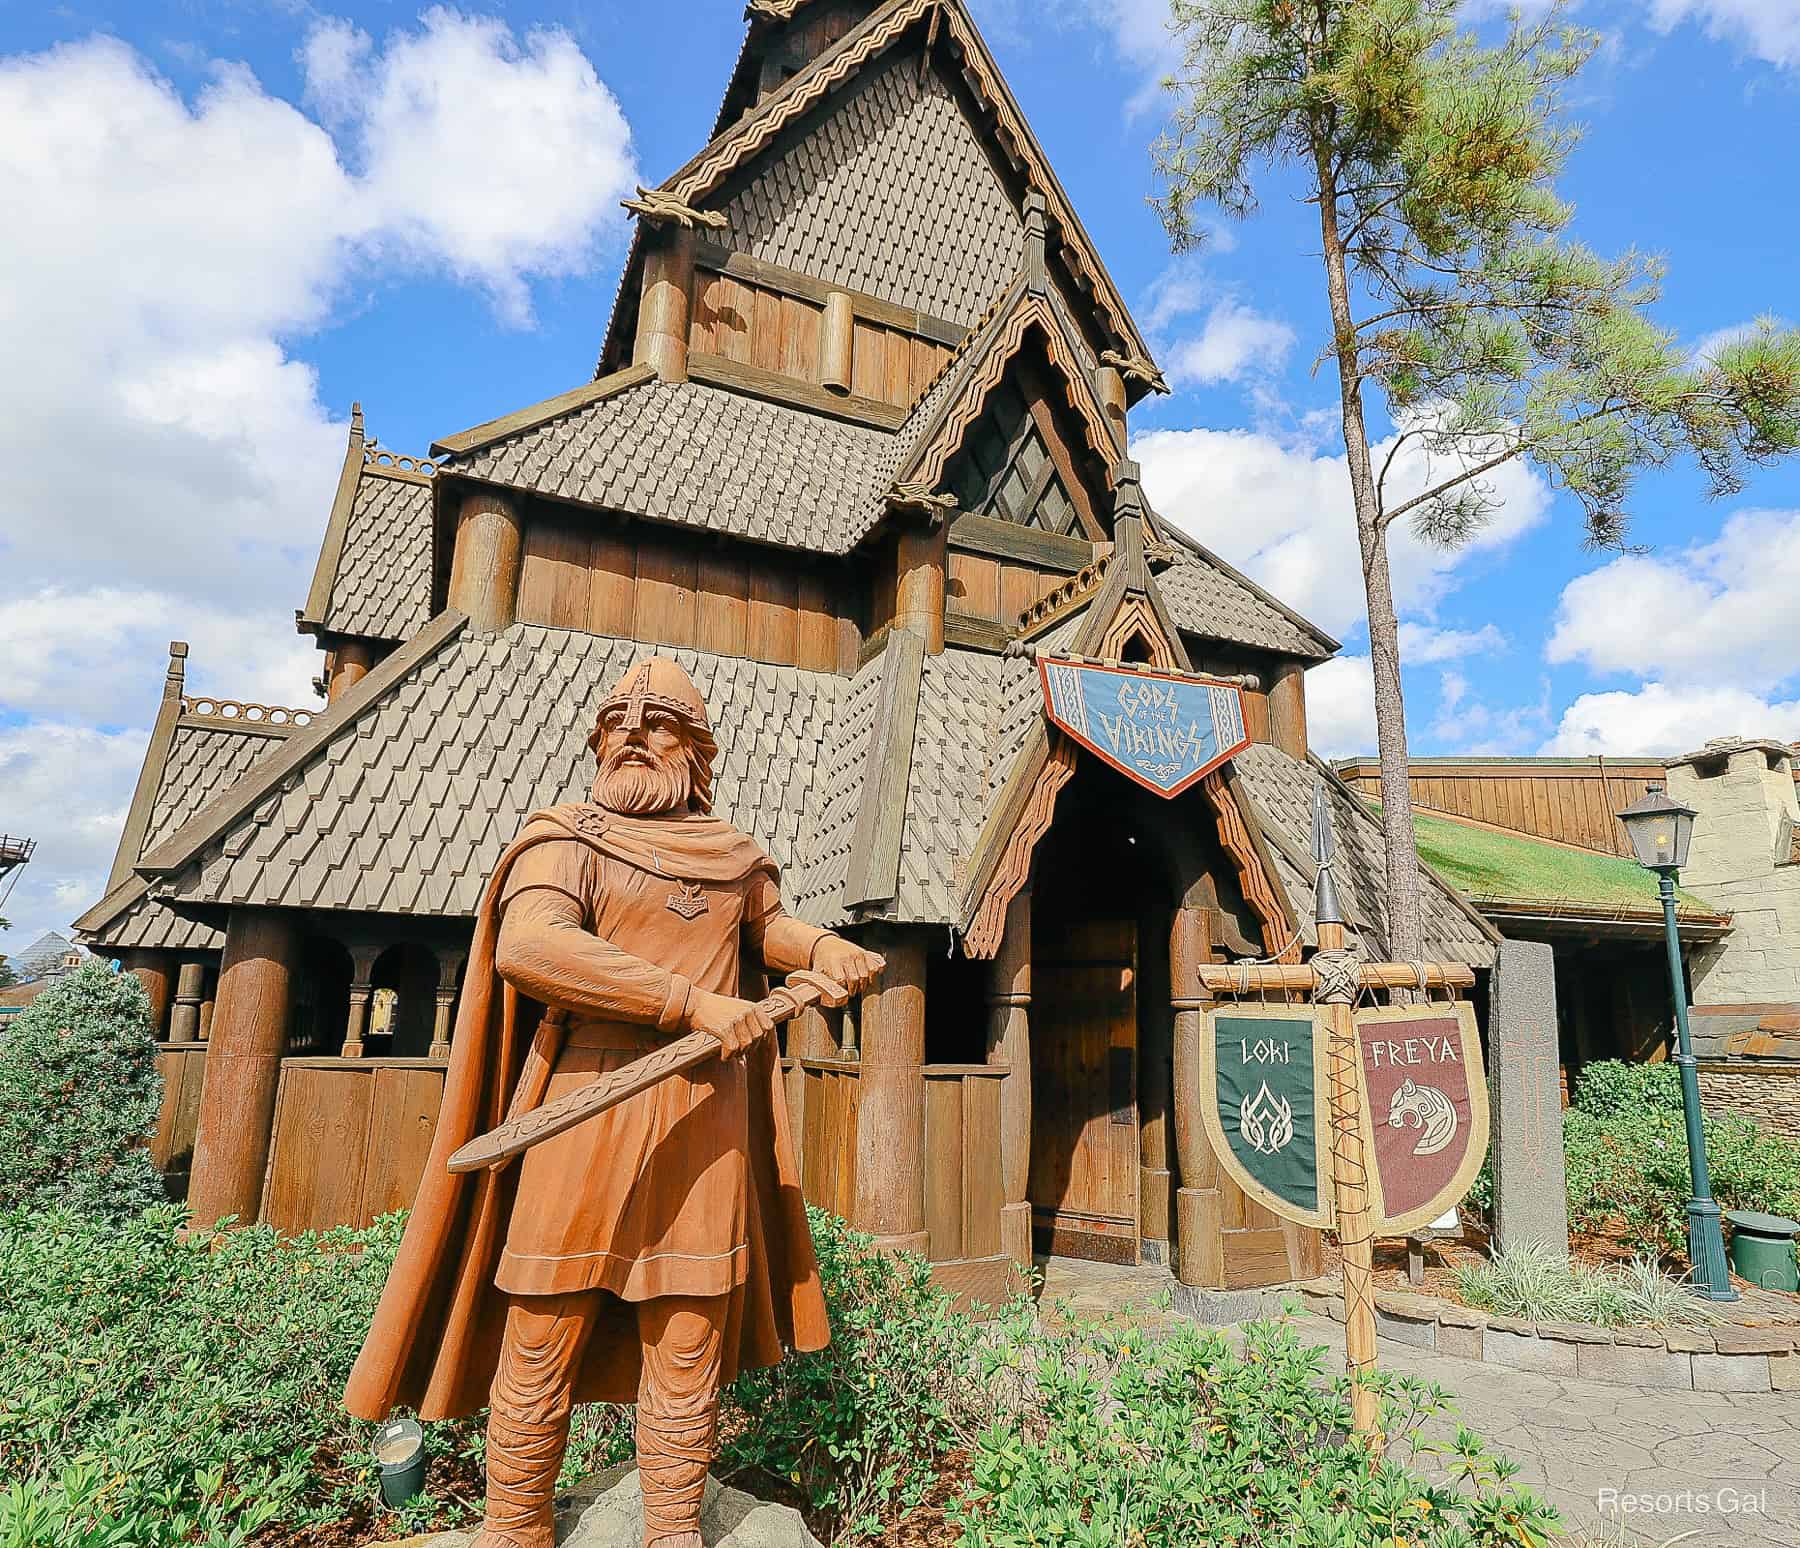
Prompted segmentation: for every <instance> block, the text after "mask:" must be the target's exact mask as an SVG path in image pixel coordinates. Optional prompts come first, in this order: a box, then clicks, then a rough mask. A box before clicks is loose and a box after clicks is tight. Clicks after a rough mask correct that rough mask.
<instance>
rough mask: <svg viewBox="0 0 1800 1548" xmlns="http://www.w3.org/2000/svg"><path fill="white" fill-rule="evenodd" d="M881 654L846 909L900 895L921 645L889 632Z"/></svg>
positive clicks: (909, 635) (904, 632)
mask: <svg viewBox="0 0 1800 1548" xmlns="http://www.w3.org/2000/svg"><path fill="white" fill-rule="evenodd" d="M884 654H885V656H886V658H887V659H886V660H885V662H884V663H883V665H882V669H881V698H880V700H879V701H878V702H877V704H876V708H875V730H874V735H873V737H871V739H870V742H869V751H868V757H867V761H866V762H865V763H864V765H863V795H862V805H861V806H860V807H859V808H858V810H857V813H856V826H855V827H854V828H853V829H852V830H851V837H850V860H849V868H848V870H847V871H846V873H845V877H844V906H845V907H847V908H856V907H859V906H861V905H863V904H866V903H885V902H888V901H890V900H891V899H893V898H894V897H895V896H896V895H897V894H898V893H899V890H900V840H901V836H902V834H903V833H904V831H905V828H906V791H907V784H908V781H909V780H910V779H911V777H912V762H913V740H914V738H915V736H916V735H917V732H918V724H919V688H920V685H921V683H922V682H923V681H924V677H925V641H924V640H923V639H922V638H920V636H918V635H917V634H915V633H913V631H912V630H910V629H894V630H892V631H890V632H889V634H888V637H887V645H886V649H885V652H884Z"/></svg>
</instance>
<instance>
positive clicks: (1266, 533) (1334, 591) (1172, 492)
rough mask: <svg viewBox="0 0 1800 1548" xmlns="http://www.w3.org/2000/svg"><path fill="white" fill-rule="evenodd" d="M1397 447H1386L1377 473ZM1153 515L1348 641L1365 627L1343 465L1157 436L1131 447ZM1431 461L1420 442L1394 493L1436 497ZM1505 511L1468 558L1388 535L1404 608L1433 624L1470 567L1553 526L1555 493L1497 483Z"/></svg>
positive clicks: (1270, 443) (1242, 443) (1210, 435)
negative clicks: (1460, 570) (1430, 491)
mask: <svg viewBox="0 0 1800 1548" xmlns="http://www.w3.org/2000/svg"><path fill="white" fill-rule="evenodd" d="M1389 444H1390V443H1389V442H1386V441H1383V442H1381V443H1378V444H1377V446H1376V448H1375V455H1376V458H1377V461H1379V459H1380V458H1381V457H1382V456H1384V455H1385V453H1386V451H1387V448H1388V446H1389ZM1131 449H1132V455H1133V456H1134V457H1136V458H1137V459H1138V461H1139V462H1140V463H1142V464H1143V469H1144V488H1145V490H1146V492H1147V493H1148V494H1149V496H1150V499H1151V501H1152V503H1153V504H1154V505H1155V506H1156V508H1157V510H1158V511H1160V512H1161V513H1162V514H1163V515H1164V516H1166V517H1168V518H1169V519H1170V520H1171V521H1173V522H1175V524H1176V525H1177V526H1180V527H1182V528H1184V529H1185V530H1186V531H1188V532H1191V533H1193V534H1194V536H1196V537H1197V538H1199V539H1200V540H1201V541H1202V542H1204V543H1206V544H1207V545H1208V546H1210V547H1212V548H1214V549H1216V550H1218V552H1219V553H1221V554H1222V555H1224V557H1225V558H1227V559H1229V560H1230V561H1231V562H1232V563H1233V564H1235V565H1237V566H1238V567H1239V568H1241V569H1243V570H1245V571H1247V572H1248V573H1249V574H1251V575H1253V576H1254V577H1255V578H1256V579H1257V580H1258V581H1259V582H1261V583H1262V584H1263V585H1264V586H1266V587H1267V588H1268V589H1269V590H1270V591H1272V592H1274V593H1275V595H1276V596H1278V597H1280V598H1281V599H1282V600H1283V601H1284V602H1286V603H1288V605H1289V606H1291V607H1294V608H1297V609H1299V611H1300V612H1302V613H1304V614H1306V616H1307V617H1309V618H1311V619H1313V620H1314V621H1315V622H1316V623H1318V624H1319V625H1320V626H1321V627H1323V628H1325V629H1327V630H1329V631H1330V632H1331V633H1333V634H1337V635H1340V636H1342V635H1343V634H1345V633H1346V632H1347V631H1348V630H1350V629H1351V628H1353V627H1354V626H1355V625H1356V624H1357V623H1358V622H1359V620H1361V619H1362V617H1363V615H1364V613H1365V611H1366V609H1365V605H1364V601H1363V582H1362V562H1361V558H1360V555H1359V552H1358V549H1357V542H1356V523H1355V517H1354V515H1353V512H1352V508H1351V502H1350V475H1349V472H1348V470H1347V468H1346V466H1345V461H1344V458H1343V457H1341V456H1337V457H1332V456H1320V455H1315V454H1314V453H1313V452H1312V451H1311V450H1309V449H1307V448H1305V447H1294V446H1289V445H1285V444H1283V443H1282V442H1280V441H1278V440H1276V439H1275V438H1274V437H1272V436H1269V435H1264V434H1259V433H1256V432H1253V431H1248V430H1205V429H1196V430H1153V431H1149V432H1147V433H1145V434H1142V435H1139V436H1137V437H1136V438H1134V439H1133V441H1132V443H1131ZM1427 478H1428V473H1427V468H1426V463H1425V459H1424V457H1423V455H1422V454H1418V453H1417V452H1416V443H1411V442H1409V443H1408V444H1407V446H1406V447H1405V448H1403V450H1402V451H1401V454H1400V456H1399V457H1398V458H1397V459H1396V461H1395V468H1394V472H1393V474H1392V475H1391V476H1390V480H1389V487H1390V490H1391V491H1397V492H1398V493H1399V494H1405V493H1406V492H1409V491H1417V490H1419V489H1421V488H1424V487H1425V486H1426V481H1427ZM1490 482H1491V486H1492V489H1493V492H1494V495H1495V496H1496V498H1497V499H1498V500H1499V502H1500V504H1499V508H1498V510H1497V511H1496V512H1495V514H1494V517H1493V519H1492V520H1491V521H1490V522H1489V524H1488V525H1487V526H1486V527H1485V528H1484V529H1483V530H1482V531H1481V532H1479V533H1478V534H1477V535H1476V537H1475V538H1474V540H1473V541H1472V542H1471V543H1469V544H1468V545H1467V546H1465V547H1464V548H1462V549H1459V550H1455V551H1446V550H1444V549H1440V548H1437V547H1434V546H1431V545H1429V544H1426V543H1423V542H1421V541H1420V540H1419V539H1418V538H1416V537H1414V536H1413V534H1412V533H1411V532H1410V531H1408V530H1406V529H1405V528H1404V526H1402V527H1401V528H1397V529H1395V530H1394V531H1393V532H1391V533H1390V535H1389V545H1388V546H1389V553H1390V558H1391V564H1392V569H1393V577H1394V591H1395V597H1396V601H1397V605H1398V607H1399V609H1400V611H1401V613H1402V614H1403V615H1406V614H1413V615H1425V616H1426V617H1427V618H1429V615H1430V614H1431V612H1432V610H1433V609H1435V608H1436V607H1437V605H1438V604H1439V602H1440V601H1441V600H1442V599H1443V597H1444V596H1445V595H1446V594H1447V593H1448V592H1449V591H1450V590H1451V588H1452V587H1453V586H1454V585H1455V572H1456V569H1457V567H1458V566H1459V565H1461V564H1462V563H1464V562H1465V561H1466V560H1467V559H1468V558H1469V557H1470V556H1471V555H1473V554H1479V553H1482V552H1492V551H1493V550H1495V549H1499V548H1503V547H1505V546H1506V545H1507V544H1508V543H1510V542H1512V541H1513V540H1514V539H1515V538H1517V537H1518V536H1519V535H1520V534H1521V533H1523V532H1525V531H1527V530H1528V529H1530V528H1532V527H1534V526H1536V525H1537V524H1538V523H1539V522H1540V521H1542V520H1543V519H1544V516H1545V514H1546V513H1547V512H1548V510H1549V507H1550V491H1549V489H1548V487H1547V486H1546V485H1545V484H1544V482H1543V480H1542V479H1540V478H1539V477H1538V476H1537V475H1536V474H1535V473H1533V472H1532V471H1531V470H1530V469H1529V468H1528V467H1525V466H1523V465H1521V464H1518V463H1511V464H1508V465H1507V466H1505V467H1502V468H1500V469H1498V470H1496V471H1495V473H1494V474H1492V475H1491V476H1490Z"/></svg>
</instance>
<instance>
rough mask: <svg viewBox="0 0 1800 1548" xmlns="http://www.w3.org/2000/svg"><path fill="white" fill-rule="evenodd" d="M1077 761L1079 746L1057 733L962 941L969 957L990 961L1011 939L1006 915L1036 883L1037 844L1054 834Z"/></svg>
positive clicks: (1052, 734) (1053, 733)
mask: <svg viewBox="0 0 1800 1548" xmlns="http://www.w3.org/2000/svg"><path fill="white" fill-rule="evenodd" d="M1075 756H1076V754H1075V744H1074V743H1073V742H1071V741H1070V740H1069V739H1068V737H1066V736H1064V735H1063V734H1062V732H1060V731H1055V732H1052V733H1051V735H1050V750H1049V753H1048V754H1047V755H1046V757H1045V759H1044V766H1043V768H1041V769H1040V770H1038V776H1037V780H1036V782H1035V783H1034V784H1033V785H1032V788H1031V794H1030V795H1029V796H1027V797H1026V799H1025V809H1024V810H1023V811H1022V812H1020V813H1019V820H1018V822H1017V823H1015V824H1014V825H1013V830H1012V834H1011V836H1010V837H1009V838H1008V839H1007V841H1006V848H1005V849H1004V850H1002V851H1001V854H1000V863H999V864H998V865H997V866H995V867H994V874H993V875H992V876H991V877H989V878H988V885H987V891H986V892H985V893H983V894H982V898H981V906H980V907H979V908H977V909H976V910H975V919H974V922H973V923H972V924H971V925H970V926H969V933H968V934H967V935H966V936H964V937H963V950H964V952H965V953H966V954H967V955H968V956H971V957H975V958H979V959H989V958H992V956H993V955H994V953H995V952H997V951H998V950H999V949H1000V940H1001V937H1002V936H1004V935H1005V934H1006V910H1007V908H1008V907H1009V906H1010V905H1011V903H1012V900H1013V899H1014V898H1015V897H1017V896H1018V895H1019V893H1020V891H1022V890H1023V888H1024V886H1025V883H1026V882H1027V881H1029V880H1030V879H1031V856H1032V854H1033V852H1034V851H1035V850H1036V849H1037V846H1038V840H1039V839H1041V838H1042V837H1043V836H1044V835H1045V834H1046V833H1048V832H1049V831H1050V822H1051V819H1052V818H1054V817H1055V816H1056V798H1057V796H1058V795H1059V794H1060V793H1061V791H1062V787H1063V786H1064V785H1066V784H1068V782H1069V781H1070V779H1071V778H1073V777H1074V774H1075Z"/></svg>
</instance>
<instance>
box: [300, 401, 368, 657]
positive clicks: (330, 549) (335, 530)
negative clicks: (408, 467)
mask: <svg viewBox="0 0 1800 1548" xmlns="http://www.w3.org/2000/svg"><path fill="white" fill-rule="evenodd" d="M362 470H363V411H362V405H361V404H360V403H352V404H351V405H350V441H349V445H348V446H346V447H345V449H344V466H343V468H342V470H341V471H340V472H339V473H338V483H337V493H336V494H335V495H333V496H332V500H331V516H330V519H329V520H327V521H326V523H325V541H324V542H323V543H321V544H320V545H319V562H318V564H317V566H316V567H315V568H314V570H313V578H312V587H311V589H310V590H309V591H308V592H307V593H306V605H305V606H304V607H303V608H301V609H300V611H299V613H298V614H296V615H295V618H294V626H295V628H296V629H297V630H298V631H299V632H300V633H301V634H318V633H320V632H321V631H322V630H323V629H324V627H325V613H326V610H327V609H328V608H329V607H330V606H331V588H332V587H333V586H335V585H336V584H337V572H338V565H339V564H340V563H341V562H342V561H343V557H344V540H345V539H346V538H347V537H348V536H349V534H350V512H351V510H352V508H353V507H354V506H355V504H356V483H357V480H358V479H360V478H361V477H362Z"/></svg>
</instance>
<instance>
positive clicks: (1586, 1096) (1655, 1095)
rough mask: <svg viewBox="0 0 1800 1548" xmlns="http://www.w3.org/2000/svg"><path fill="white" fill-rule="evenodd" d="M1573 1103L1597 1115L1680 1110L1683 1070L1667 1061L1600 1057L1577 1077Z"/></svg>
mask: <svg viewBox="0 0 1800 1548" xmlns="http://www.w3.org/2000/svg"><path fill="white" fill-rule="evenodd" d="M1571 1103H1572V1105H1573V1106H1575V1107H1577V1108H1579V1109H1580V1110H1581V1111H1582V1112H1584V1113H1591V1114H1592V1115H1593V1116H1594V1117H1596V1118H1613V1117H1625V1118H1631V1117H1636V1116H1637V1115H1638V1114H1639V1113H1652V1112H1665V1113H1678V1112H1680V1111H1681V1071H1680V1070H1679V1069H1678V1068H1677V1067H1676V1066H1675V1065H1674V1064H1671V1063H1670V1062H1669V1061H1668V1060H1666V1059H1665V1060H1662V1061H1660V1062H1658V1063H1656V1064H1641V1063H1635V1062H1631V1063H1628V1062H1627V1061H1625V1060H1623V1059H1601V1060H1599V1061H1598V1062H1597V1063H1594V1064H1589V1065H1586V1066H1584V1067H1583V1069H1582V1071H1581V1074H1580V1075H1578V1076H1577V1077H1576V1079H1575V1093H1574V1096H1573V1097H1572V1098H1571Z"/></svg>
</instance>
